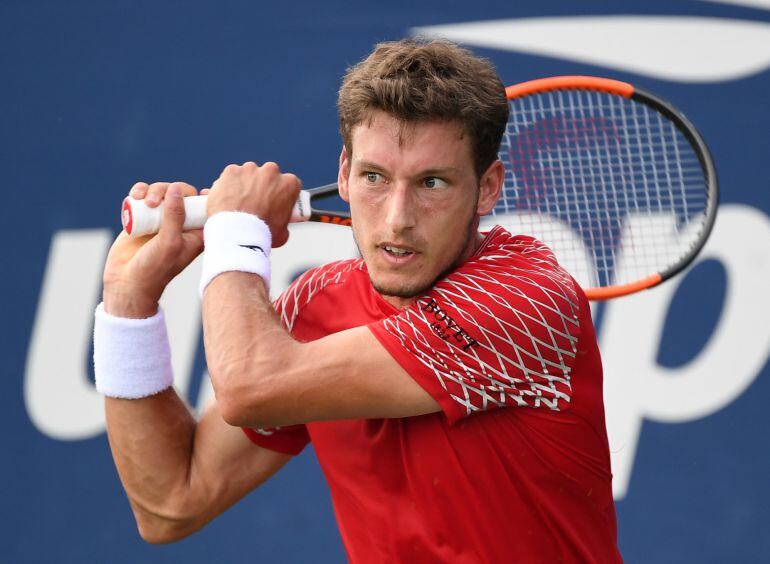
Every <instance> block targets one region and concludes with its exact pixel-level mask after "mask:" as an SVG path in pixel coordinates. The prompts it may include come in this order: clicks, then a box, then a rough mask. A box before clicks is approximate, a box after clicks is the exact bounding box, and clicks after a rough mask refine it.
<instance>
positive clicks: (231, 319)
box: [203, 272, 440, 427]
mask: <svg viewBox="0 0 770 564" xmlns="http://www.w3.org/2000/svg"><path fill="white" fill-rule="evenodd" d="M203 330H204V337H205V346H206V361H207V362H208V367H209V372H210V374H211V380H212V382H213V384H214V389H215V391H216V395H217V400H218V402H219V405H220V408H221V410H222V415H223V417H224V419H225V421H227V422H228V423H230V424H231V425H238V426H242V427H275V426H285V425H291V424H296V423H307V422H309V421H321V420H329V419H370V418H391V417H408V416H413V415H422V414H425V413H432V412H435V411H439V409H440V407H439V404H438V403H437V402H436V400H434V399H433V398H432V397H431V396H430V395H429V394H428V393H427V392H426V391H425V390H424V389H423V388H422V387H421V386H420V385H419V384H418V383H417V382H415V381H414V379H412V378H411V377H410V376H409V375H408V374H407V373H406V371H405V370H404V369H403V368H402V367H401V366H400V365H399V364H398V363H397V362H396V361H395V360H394V359H393V358H392V357H391V356H390V354H389V353H388V352H387V351H386V350H385V348H384V347H383V346H382V345H381V344H380V343H379V341H377V339H376V338H375V337H374V335H372V333H371V332H370V331H369V329H368V328H366V327H356V328H354V329H348V330H346V331H341V332H339V333H334V334H332V335H329V336H327V337H324V338H322V339H319V340H317V341H312V342H309V343H300V342H298V341H295V340H294V339H293V338H292V337H291V336H290V335H289V334H288V333H287V332H286V330H285V329H284V328H283V327H282V326H281V324H280V322H279V320H278V317H277V316H276V314H275V312H274V311H273V308H272V305H271V304H270V301H269V299H268V294H267V290H266V288H265V285H264V282H263V281H262V279H261V278H260V277H259V276H257V275H255V274H247V273H243V272H226V273H224V274H221V275H219V276H217V277H216V278H215V279H214V280H213V281H212V282H211V284H209V286H208V288H207V289H206V292H205V295H204V300H203Z"/></svg>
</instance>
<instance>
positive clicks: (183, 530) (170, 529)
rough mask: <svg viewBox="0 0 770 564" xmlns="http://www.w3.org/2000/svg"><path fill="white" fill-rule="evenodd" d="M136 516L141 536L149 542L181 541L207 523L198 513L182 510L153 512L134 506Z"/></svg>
mask: <svg viewBox="0 0 770 564" xmlns="http://www.w3.org/2000/svg"><path fill="white" fill-rule="evenodd" d="M134 517H135V519H136V527H137V530H138V532H139V536H140V537H141V538H142V540H143V541H145V542H146V543H148V544H170V543H173V542H177V541H180V540H182V539H184V538H186V537H188V536H190V535H191V534H193V533H195V532H196V531H198V530H200V529H201V528H202V527H203V525H205V524H206V520H205V519H202V518H200V517H199V516H196V515H192V514H190V515H186V514H182V513H180V512H176V513H172V512H168V511H166V512H162V513H161V512H151V511H148V510H146V509H142V508H140V507H138V506H136V505H135V506H134Z"/></svg>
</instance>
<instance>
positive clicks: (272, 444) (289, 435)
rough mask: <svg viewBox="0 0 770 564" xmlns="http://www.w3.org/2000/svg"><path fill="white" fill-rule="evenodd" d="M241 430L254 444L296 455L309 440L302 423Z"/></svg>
mask: <svg viewBox="0 0 770 564" xmlns="http://www.w3.org/2000/svg"><path fill="white" fill-rule="evenodd" d="M243 432H244V433H246V436H247V437H248V438H249V439H250V440H251V442H252V443H254V444H255V445H258V446H261V447H264V448H267V449H270V450H274V451H275V452H282V453H283V454H291V455H293V456H296V455H297V454H299V453H300V452H302V449H304V448H305V446H306V445H307V444H308V443H309V442H310V436H309V435H308V434H307V428H306V427H305V426H304V425H291V426H289V427H274V428H271V429H252V428H249V427H244V428H243Z"/></svg>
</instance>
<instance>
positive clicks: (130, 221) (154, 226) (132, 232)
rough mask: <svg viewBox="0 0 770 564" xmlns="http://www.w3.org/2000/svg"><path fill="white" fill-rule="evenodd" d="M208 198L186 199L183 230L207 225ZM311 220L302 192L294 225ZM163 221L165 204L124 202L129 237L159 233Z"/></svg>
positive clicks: (293, 215)
mask: <svg viewBox="0 0 770 564" xmlns="http://www.w3.org/2000/svg"><path fill="white" fill-rule="evenodd" d="M207 201H208V196H187V197H185V198H184V214H185V219H184V225H183V226H182V229H183V230H185V231H189V230H190V229H200V228H202V227H203V224H204V223H206V202H207ZM308 219H310V193H309V192H306V191H304V190H303V191H301V192H300V193H299V196H298V197H297V201H296V202H295V203H294V208H293V209H292V211H291V219H290V221H291V222H292V223H296V222H298V221H307V220H308ZM162 220H163V202H161V203H160V205H159V206H157V207H154V208H151V207H150V206H148V205H147V204H146V203H145V201H144V200H135V199H134V198H131V197H130V196H129V197H128V198H126V199H125V200H123V209H122V211H121V222H122V224H123V229H124V231H125V232H126V234H127V235H129V236H131V237H141V236H142V235H149V234H151V233H157V232H158V230H159V229H160V225H161V223H162Z"/></svg>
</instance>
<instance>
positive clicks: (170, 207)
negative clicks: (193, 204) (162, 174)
mask: <svg viewBox="0 0 770 564" xmlns="http://www.w3.org/2000/svg"><path fill="white" fill-rule="evenodd" d="M184 217H185V215H184V202H183V201H182V186H181V183H179V182H172V183H171V184H169V185H168V187H167V188H166V191H165V200H164V202H163V220H162V221H161V224H160V231H159V232H158V233H159V234H160V236H161V237H163V238H164V239H166V240H167V241H169V240H172V239H179V240H180V241H181V237H180V236H181V233H182V225H184Z"/></svg>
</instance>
